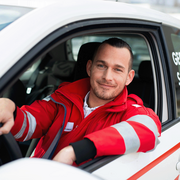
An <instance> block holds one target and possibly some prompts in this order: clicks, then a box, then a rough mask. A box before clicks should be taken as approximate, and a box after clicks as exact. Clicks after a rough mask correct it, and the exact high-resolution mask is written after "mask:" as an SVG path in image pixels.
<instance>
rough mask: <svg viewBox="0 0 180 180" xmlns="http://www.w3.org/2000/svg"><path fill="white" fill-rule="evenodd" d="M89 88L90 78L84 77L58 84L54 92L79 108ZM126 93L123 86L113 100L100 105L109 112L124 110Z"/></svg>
mask: <svg viewBox="0 0 180 180" xmlns="http://www.w3.org/2000/svg"><path fill="white" fill-rule="evenodd" d="M89 90H90V80H89V78H85V79H81V80H78V81H75V82H72V83H66V84H65V85H63V84H62V85H60V86H59V88H58V89H57V90H56V93H60V94H62V95H64V96H65V97H66V98H68V99H69V100H70V101H72V102H73V103H74V104H75V105H76V106H77V107H78V108H80V107H83V103H84V98H85V96H86V94H87V93H88V91H89ZM127 95H128V92H127V88H126V87H125V88H124V89H123V91H122V92H121V93H120V94H119V95H118V96H117V97H116V98H115V99H114V100H113V101H111V102H109V103H107V104H105V105H103V106H102V107H105V108H106V111H109V112H118V111H122V110H125V109H126V108H127ZM56 97H58V96H56ZM59 100H60V99H59Z"/></svg>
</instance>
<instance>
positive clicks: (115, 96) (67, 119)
mask: <svg viewBox="0 0 180 180" xmlns="http://www.w3.org/2000/svg"><path fill="white" fill-rule="evenodd" d="M132 60H133V55H132V51H131V48H130V47H129V45H128V44H127V43H126V42H124V41H122V40H121V39H117V38H111V39H108V40H106V41H104V42H102V44H101V45H100V46H99V48H98V49H97V52H96V53H95V55H94V58H93V59H92V60H89V61H88V63H87V73H88V75H89V77H90V79H89V78H85V79H82V80H79V81H75V82H73V83H62V84H61V85H60V87H59V88H58V90H56V91H55V93H53V94H52V95H51V96H49V97H47V98H45V99H44V100H41V101H35V102H34V103H33V104H32V105H30V106H23V107H22V108H21V109H20V108H18V107H16V106H15V104H14V103H13V102H12V101H10V100H9V99H1V100H0V108H1V109H0V122H2V123H4V126H3V127H2V128H0V134H4V133H8V132H9V131H10V129H11V132H12V134H13V135H14V137H15V138H16V139H17V140H19V141H25V140H28V139H31V138H39V137H42V138H41V140H40V142H39V143H38V145H37V147H36V150H35V152H34V157H45V156H46V154H47V152H49V151H53V153H51V154H52V156H51V159H53V160H55V161H59V162H63V163H66V164H73V163H74V162H76V163H77V164H80V163H82V162H84V161H86V160H89V159H91V158H94V157H98V156H103V155H116V154H125V153H130V152H146V151H149V150H152V149H154V148H155V147H156V145H157V143H158V136H159V135H160V133H161V123H160V121H159V118H158V117H157V115H156V114H155V113H154V112H153V111H152V110H151V109H149V108H145V107H144V106H143V102H142V100H141V99H140V98H138V97H137V96H136V95H129V96H128V93H127V88H126V86H127V85H128V84H130V83H131V81H132V80H133V77H134V70H132ZM13 112H14V116H13ZM14 118H15V121H14ZM63 122H64V124H65V125H64V127H65V128H64V129H63V132H62V135H61V138H60V139H59V136H57V134H58V133H59V132H60V130H59V129H60V128H61V127H62V125H63ZM60 134H61V132H60ZM55 139H59V142H58V143H57V144H56V146H57V147H56V146H55V148H51V147H52V144H54V143H52V142H53V141H55ZM48 156H49V155H48ZM74 164H75V163H74Z"/></svg>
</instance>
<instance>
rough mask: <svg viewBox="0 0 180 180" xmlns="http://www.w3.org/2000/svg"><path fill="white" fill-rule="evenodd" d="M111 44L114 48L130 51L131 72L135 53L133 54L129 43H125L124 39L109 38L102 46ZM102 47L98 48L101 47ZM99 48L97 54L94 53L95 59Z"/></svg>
mask: <svg viewBox="0 0 180 180" xmlns="http://www.w3.org/2000/svg"><path fill="white" fill-rule="evenodd" d="M105 43H106V44H109V45H111V46H113V47H117V48H126V49H128V50H129V53H130V56H131V57H130V62H129V70H131V69H132V64H133V53H132V49H131V47H130V46H129V44H128V43H126V42H125V41H123V40H122V39H119V38H109V39H106V40H105V41H103V42H102V43H100V45H102V44H105ZM100 45H99V46H98V48H99V47H100ZM98 48H97V49H96V51H95V53H94V56H93V59H92V60H94V58H95V56H96V53H97V51H98Z"/></svg>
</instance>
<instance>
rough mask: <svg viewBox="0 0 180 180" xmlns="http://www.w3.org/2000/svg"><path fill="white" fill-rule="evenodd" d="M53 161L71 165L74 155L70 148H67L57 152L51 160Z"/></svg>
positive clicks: (74, 158)
mask: <svg viewBox="0 0 180 180" xmlns="http://www.w3.org/2000/svg"><path fill="white" fill-rule="evenodd" d="M53 160H54V161H58V162H61V163H64V164H69V165H72V164H73V162H74V161H75V160H76V155H75V153H74V149H73V147H72V146H67V147H65V148H63V149H61V151H59V152H58V153H57V154H56V156H55V157H54V158H53Z"/></svg>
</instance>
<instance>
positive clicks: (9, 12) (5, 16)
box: [0, 5, 33, 31]
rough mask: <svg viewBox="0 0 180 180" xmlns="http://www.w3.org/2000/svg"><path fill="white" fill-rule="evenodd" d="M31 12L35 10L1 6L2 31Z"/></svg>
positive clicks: (0, 22) (0, 28) (0, 21)
mask: <svg viewBox="0 0 180 180" xmlns="http://www.w3.org/2000/svg"><path fill="white" fill-rule="evenodd" d="M31 10H33V9H32V8H26V7H18V6H5V5H0V31H1V30H2V29H4V28H5V27H6V26H8V25H9V24H11V23H12V22H13V21H15V20H16V19H18V18H20V17H21V16H23V15H25V14H26V13H28V12H30V11H31Z"/></svg>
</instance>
